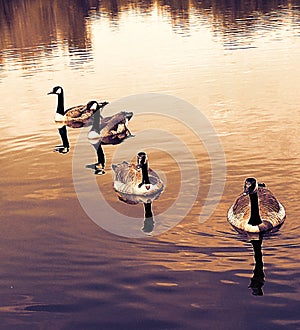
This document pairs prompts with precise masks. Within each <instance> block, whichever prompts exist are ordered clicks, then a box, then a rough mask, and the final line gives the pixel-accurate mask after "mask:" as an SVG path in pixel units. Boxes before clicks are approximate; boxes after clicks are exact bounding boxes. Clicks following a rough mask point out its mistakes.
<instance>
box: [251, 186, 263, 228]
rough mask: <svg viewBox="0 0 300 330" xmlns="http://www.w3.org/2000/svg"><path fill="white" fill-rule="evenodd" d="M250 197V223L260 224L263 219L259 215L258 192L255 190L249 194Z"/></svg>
mask: <svg viewBox="0 0 300 330" xmlns="http://www.w3.org/2000/svg"><path fill="white" fill-rule="evenodd" d="M249 197H250V206H251V212H250V219H249V221H248V223H249V225H253V226H258V225H259V224H260V223H262V221H261V218H260V215H259V207H258V195H257V192H253V193H252V194H249Z"/></svg>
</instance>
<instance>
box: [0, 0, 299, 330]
mask: <svg viewBox="0 0 300 330" xmlns="http://www.w3.org/2000/svg"><path fill="white" fill-rule="evenodd" d="M232 3H233V2H232V1H228V2H227V1H203V2H197V1H151V0H150V1H143V2H141V1H124V0H118V1H109V0H105V1H101V2H98V1H94V0H86V1H74V0H73V1H69V0H68V1H63V2H61V1H56V0H53V1H43V2H41V1H37V0H31V1H30V0H23V1H21V0H20V1H17V0H15V1H0V32H1V39H0V99H1V117H0V125H1V136H0V146H1V148H0V153H1V173H2V179H1V182H2V184H1V222H0V226H1V229H0V238H1V239H0V249H1V254H0V262H1V275H0V293H1V302H0V318H1V326H0V328H1V329H14V330H15V329H72V330H73V329H257V328H258V327H264V328H265V329H269V328H270V329H281V328H282V327H283V326H285V328H286V329H300V319H299V316H298V315H299V301H300V292H299V291H300V288H299V274H300V267H299V244H300V234H299V230H300V226H299V224H298V222H299V213H300V212H299V211H300V207H299V202H298V193H299V183H300V180H299V178H300V166H299V165H300V149H299V146H298V143H299V140H300V133H299V132H300V131H299V125H300V119H299V105H300V93H299V86H300V66H299V59H300V25H299V22H300V2H299V1H264V2H259V1H245V2H241V3H240V4H239V5H237V6H236V7H233V6H232ZM56 85H61V86H63V87H64V91H65V103H66V107H70V106H73V105H77V104H83V103H86V102H87V101H89V100H91V99H99V100H108V101H110V102H111V103H110V104H109V105H108V106H107V107H106V108H105V115H106V114H107V115H108V114H112V113H115V112H117V111H119V110H123V109H126V110H128V111H133V112H134V113H135V115H134V117H133V118H132V120H131V121H130V124H129V127H130V130H131V131H132V133H133V134H134V135H135V137H133V138H130V139H128V140H126V141H125V142H124V143H122V144H120V145H117V146H116V145H105V146H103V149H104V152H105V155H106V171H107V173H106V175H104V176H95V175H94V172H93V170H92V169H91V168H89V166H88V165H90V164H93V163H94V162H95V161H96V153H95V149H94V148H93V146H91V145H90V144H89V143H87V141H86V138H85V137H86V128H83V129H72V128H68V136H69V140H70V144H71V149H70V152H69V153H67V154H64V155H63V154H59V153H56V152H53V149H54V147H55V145H57V144H60V136H59V134H58V130H57V128H58V127H57V126H56V124H55V123H54V122H53V117H54V112H55V108H56V97H54V96H48V95H47V93H48V92H49V91H50V90H51V89H52V88H53V86H56ZM195 111H196V112H195ZM143 112H153V113H152V115H149V114H148V115H146V114H144V113H143ZM171 116H173V118H172V117H171ZM205 120H207V123H210V124H211V125H212V126H213V127H209V125H208V124H207V123H206V122H205ZM149 129H150V131H149ZM193 129H194V131H193ZM141 148H143V149H145V150H146V151H147V152H148V154H149V159H150V165H151V167H153V168H154V169H157V170H158V171H160V174H161V175H162V177H163V178H164V180H165V182H167V185H166V189H165V191H164V193H163V194H162V195H161V196H160V198H159V199H158V200H156V201H154V202H153V205H152V210H153V214H154V220H155V223H154V228H153V231H152V233H151V234H149V233H148V234H146V233H144V232H143V231H142V230H141V228H142V227H143V225H144V221H145V219H144V209H143V204H138V205H127V204H125V203H124V202H121V201H119V200H118V198H117V196H116V194H115V193H114V192H113V189H112V175H111V170H110V166H111V164H112V162H113V161H114V160H122V159H124V157H125V156H126V157H127V158H126V159H127V160H130V159H128V157H131V158H132V159H133V158H134V156H135V153H136V152H137V151H139V150H138V149H141ZM223 156H224V157H223ZM224 159H225V160H226V168H225V166H223V165H224V163H223V161H224ZM214 166H216V168H217V169H218V171H219V172H218V171H217V173H216V177H214ZM220 169H221V170H222V171H220ZM197 172H198V173H197ZM248 176H255V177H257V178H258V179H259V180H260V181H264V182H265V183H266V184H267V186H268V187H269V188H270V189H271V190H272V191H273V192H274V193H275V195H276V196H277V197H278V199H279V200H280V201H281V202H282V203H283V204H284V206H285V208H286V211H287V220H286V223H285V225H284V226H283V227H282V229H281V230H280V232H278V233H276V234H274V235H272V236H268V237H265V238H264V239H263V243H262V255H263V269H262V264H261V260H259V252H260V251H259V246H258V251H256V257H257V263H256V270H255V274H256V275H257V274H258V275H260V277H262V271H264V275H265V278H264V280H265V282H264V286H263V287H262V291H263V295H262V296H255V295H252V290H251V289H249V288H248V285H249V283H250V280H251V278H252V276H253V271H254V267H255V263H254V248H253V246H252V245H251V243H250V242H249V239H247V238H246V237H243V236H240V235H238V234H237V233H235V232H234V231H233V229H232V228H231V227H230V226H229V225H228V223H227V221H226V213H227V210H228V208H229V207H230V205H231V203H232V202H233V201H234V199H235V197H236V196H237V195H238V194H239V193H240V192H241V189H242V184H243V181H244V179H245V177H248ZM212 182H213V184H212ZM223 184H224V185H225V187H224V192H223V193H222V194H221V195H218V194H215V195H213V194H212V195H211V194H210V193H211V191H212V190H213V189H212V188H211V187H217V188H216V189H221V190H222V187H223ZM95 186H96V187H97V190H96V193H95ZM78 187H81V189H82V191H81V192H80V193H79V194H78ZM82 198H83V199H84V200H91V199H93V200H94V202H95V203H97V204H99V205H104V204H103V203H104V202H105V203H107V204H105V205H106V206H105V207H104V208H102V209H101V207H100V208H99V210H98V209H97V208H95V209H93V211H94V212H96V218H97V219H96V222H97V221H98V220H99V222H98V223H95V219H93V217H92V218H91V217H90V214H87V213H88V212H85V211H86V209H85V206H84V205H83V202H82ZM219 199H220V200H219ZM205 203H207V204H205ZM210 203H211V204H210ZM205 205H214V206H216V208H215V209H214V212H213V213H212V214H211V216H210V217H209V219H207V221H205V222H201V221H199V215H201V214H202V215H203V212H204V211H205V210H206V209H205V207H206V206H205ZM107 210H109V211H107ZM111 210H115V212H116V213H114V216H113V217H112V216H111V212H112V211H111ZM203 210H204V211H203ZM97 212H98V213H97ZM207 212H208V211H207ZM94 216H95V214H94ZM124 217H128V218H124ZM124 219H125V220H124ZM126 219H127V220H128V219H129V220H128V221H127V220H126ZM123 220H124V221H123ZM114 221H115V222H114ZM126 221H127V222H126ZM111 223H113V224H114V225H113V226H112V227H110V225H111ZM115 223H116V224H115ZM128 228H129V229H130V233H129V234H128V232H127V230H129V229H128ZM255 246H256V248H257V245H255ZM258 277H259V276H258Z"/></svg>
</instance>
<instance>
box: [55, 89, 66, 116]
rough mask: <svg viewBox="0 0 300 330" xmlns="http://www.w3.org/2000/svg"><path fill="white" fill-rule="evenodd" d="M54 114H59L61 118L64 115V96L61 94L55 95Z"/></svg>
mask: <svg viewBox="0 0 300 330" xmlns="http://www.w3.org/2000/svg"><path fill="white" fill-rule="evenodd" d="M56 112H57V113H59V114H60V115H62V116H63V115H64V114H65V108H64V94H63V92H62V93H61V94H58V95H57V109H56Z"/></svg>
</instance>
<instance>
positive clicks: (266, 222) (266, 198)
mask: <svg viewBox="0 0 300 330" xmlns="http://www.w3.org/2000/svg"><path fill="white" fill-rule="evenodd" d="M256 193H257V197H258V208H259V216H260V219H261V223H260V224H258V225H251V224H249V220H250V218H251V199H250V196H249V194H248V195H245V194H241V195H240V196H239V197H238V198H237V199H236V201H235V203H234V204H233V205H232V206H231V207H230V209H229V211H228V216H227V219H228V221H229V223H230V224H231V225H232V226H233V227H234V228H235V229H236V230H237V231H239V232H252V233H259V232H264V231H273V230H277V229H279V228H280V226H281V225H282V224H283V222H284V220H285V216H286V215H285V209H284V207H283V206H282V205H281V204H280V202H279V201H278V200H277V199H276V197H275V196H274V195H273V194H272V192H271V191H270V190H269V189H267V188H266V187H258V189H257V191H256Z"/></svg>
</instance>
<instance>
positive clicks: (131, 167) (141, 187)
mask: <svg viewBox="0 0 300 330" xmlns="http://www.w3.org/2000/svg"><path fill="white" fill-rule="evenodd" d="M137 160H138V161H137V164H132V163H127V162H125V161H124V162H123V163H121V164H116V165H112V169H113V171H114V189H115V190H116V191H117V192H120V193H123V194H127V195H140V196H153V195H156V194H160V193H161V192H162V191H163V188H164V184H163V182H162V180H161V179H160V178H159V176H158V174H157V173H156V172H155V171H153V170H152V169H150V168H149V167H148V158H147V155H146V154H145V153H144V152H140V153H138V155H137Z"/></svg>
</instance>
